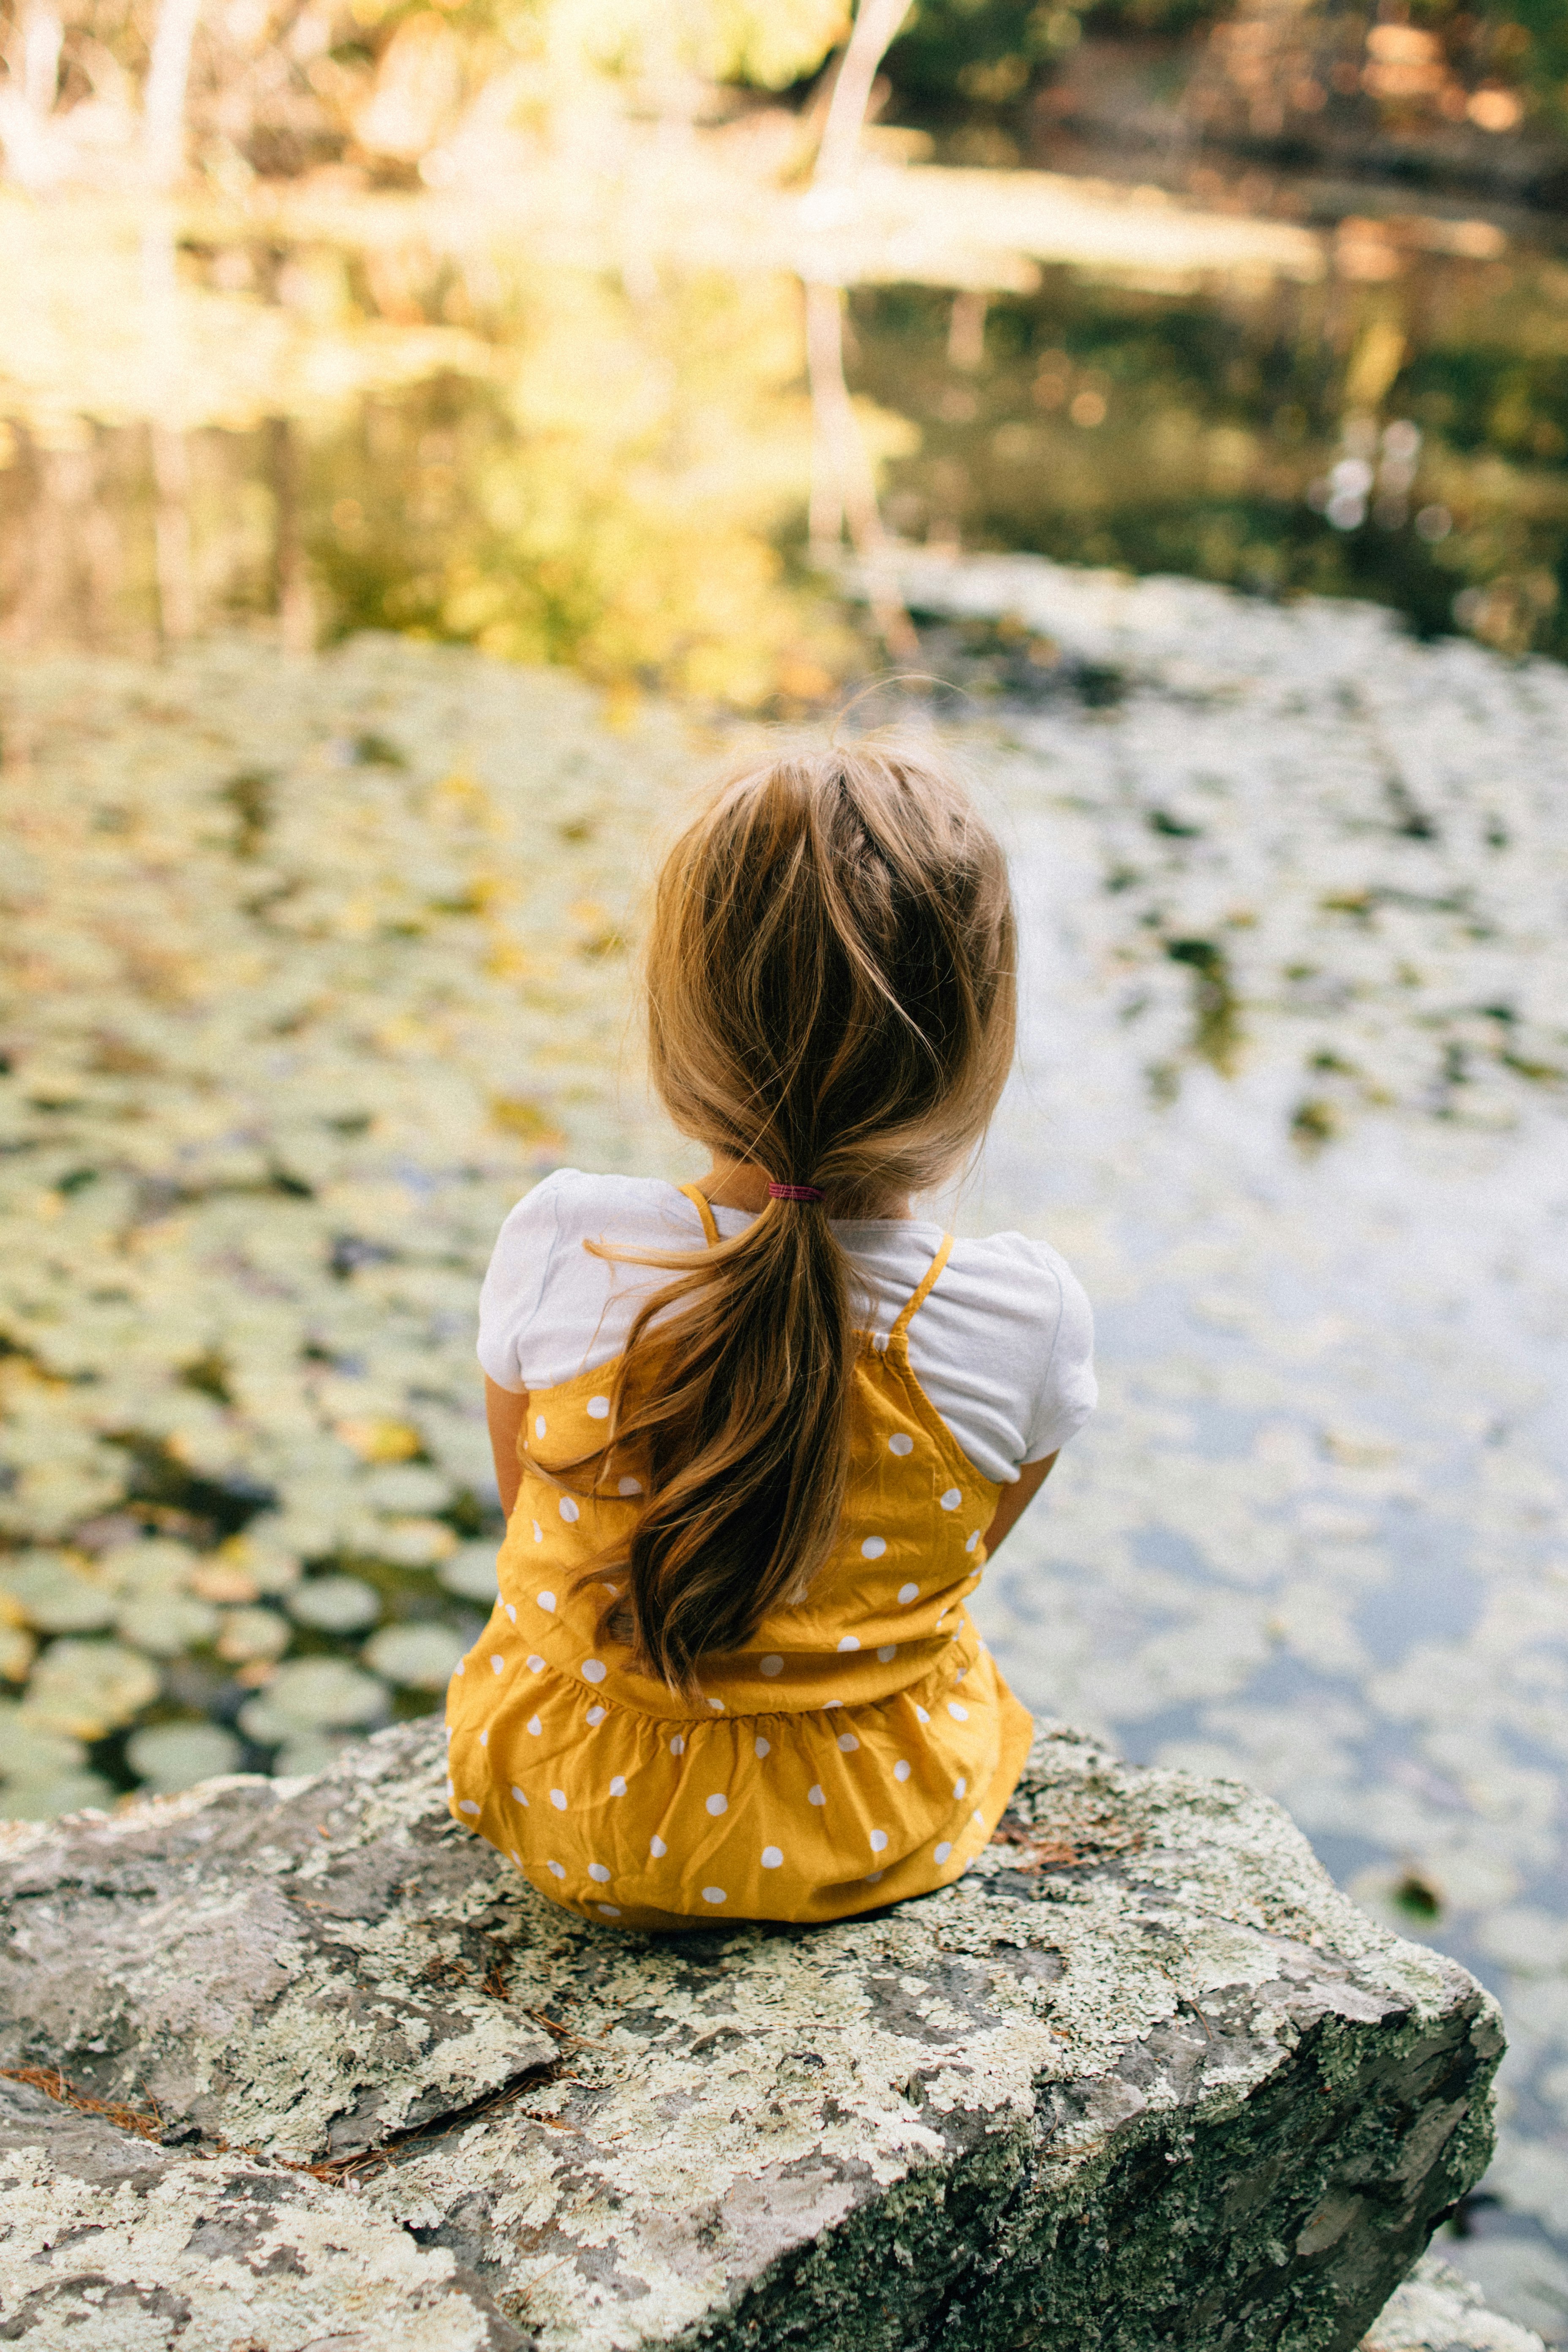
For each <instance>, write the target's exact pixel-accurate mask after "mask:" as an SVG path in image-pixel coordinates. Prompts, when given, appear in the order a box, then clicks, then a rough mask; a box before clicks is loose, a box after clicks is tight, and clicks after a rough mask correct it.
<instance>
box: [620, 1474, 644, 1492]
mask: <svg viewBox="0 0 1568 2352" xmlns="http://www.w3.org/2000/svg"><path fill="white" fill-rule="evenodd" d="M641 1493H642V1480H641V1479H640V1478H623V1479H622V1480H621V1482H620V1485H619V1486H617V1487H616V1494H617V1495H640V1494H641Z"/></svg>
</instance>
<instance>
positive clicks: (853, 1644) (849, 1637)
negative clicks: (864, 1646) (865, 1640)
mask: <svg viewBox="0 0 1568 2352" xmlns="http://www.w3.org/2000/svg"><path fill="white" fill-rule="evenodd" d="M838 1646H839V1648H840V1649H841V1650H858V1648H859V1647H860V1644H859V1643H858V1641H857V1640H856V1638H855V1635H854V1634H853V1633H846V1634H845V1636H844V1639H843V1640H842V1641H841V1642H840V1643H839V1644H838Z"/></svg>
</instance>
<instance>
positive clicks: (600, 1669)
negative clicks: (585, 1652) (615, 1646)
mask: <svg viewBox="0 0 1568 2352" xmlns="http://www.w3.org/2000/svg"><path fill="white" fill-rule="evenodd" d="M609 1671H610V1670H609V1668H608V1666H607V1665H605V1662H604V1660H603V1658H584V1661H583V1680H584V1682H585V1683H602V1682H603V1681H604V1679H605V1675H607V1674H608V1673H609Z"/></svg>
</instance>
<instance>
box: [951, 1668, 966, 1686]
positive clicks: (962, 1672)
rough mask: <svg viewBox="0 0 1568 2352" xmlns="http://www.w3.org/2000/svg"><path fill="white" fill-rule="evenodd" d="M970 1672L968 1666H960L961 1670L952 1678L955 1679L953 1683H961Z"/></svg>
mask: <svg viewBox="0 0 1568 2352" xmlns="http://www.w3.org/2000/svg"><path fill="white" fill-rule="evenodd" d="M968 1672H969V1668H968V1667H967V1666H960V1668H959V1670H958V1672H957V1673H956V1674H955V1675H954V1676H953V1678H952V1679H953V1681H954V1682H955V1683H961V1682H962V1681H963V1677H964V1675H966V1674H967V1673H968Z"/></svg>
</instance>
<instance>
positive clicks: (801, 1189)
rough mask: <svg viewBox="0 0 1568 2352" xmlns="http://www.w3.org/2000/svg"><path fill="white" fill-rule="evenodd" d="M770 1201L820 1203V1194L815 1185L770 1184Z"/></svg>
mask: <svg viewBox="0 0 1568 2352" xmlns="http://www.w3.org/2000/svg"><path fill="white" fill-rule="evenodd" d="M768 1198H769V1200H770V1201H820V1200H821V1198H822V1194H821V1192H819V1190H818V1189H817V1187H816V1185H815V1184H770V1185H769V1186H768Z"/></svg>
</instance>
